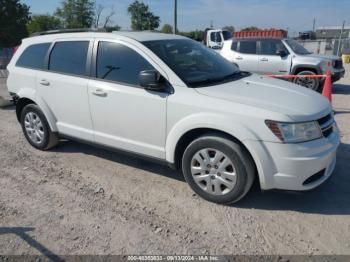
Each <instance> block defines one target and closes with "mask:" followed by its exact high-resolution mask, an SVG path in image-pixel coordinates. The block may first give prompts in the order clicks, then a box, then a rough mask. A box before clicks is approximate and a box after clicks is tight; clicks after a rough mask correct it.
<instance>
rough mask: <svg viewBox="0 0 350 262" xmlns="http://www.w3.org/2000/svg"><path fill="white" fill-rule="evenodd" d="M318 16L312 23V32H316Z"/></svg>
mask: <svg viewBox="0 0 350 262" xmlns="http://www.w3.org/2000/svg"><path fill="white" fill-rule="evenodd" d="M315 25H316V18H314V22H313V24H312V32H315Z"/></svg>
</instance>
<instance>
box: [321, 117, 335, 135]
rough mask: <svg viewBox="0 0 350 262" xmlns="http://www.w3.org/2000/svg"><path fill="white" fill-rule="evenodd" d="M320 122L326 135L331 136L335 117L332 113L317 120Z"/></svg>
mask: <svg viewBox="0 0 350 262" xmlns="http://www.w3.org/2000/svg"><path fill="white" fill-rule="evenodd" d="M317 122H318V124H319V125H320V127H321V131H322V134H323V136H324V137H329V136H330V135H331V134H332V133H333V123H334V119H333V116H332V114H328V115H326V116H324V117H322V118H320V119H319V120H317Z"/></svg>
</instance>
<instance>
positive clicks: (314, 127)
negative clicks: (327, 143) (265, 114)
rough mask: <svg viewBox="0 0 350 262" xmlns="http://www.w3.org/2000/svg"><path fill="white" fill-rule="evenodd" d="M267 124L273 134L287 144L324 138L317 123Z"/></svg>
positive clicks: (268, 122)
mask: <svg viewBox="0 0 350 262" xmlns="http://www.w3.org/2000/svg"><path fill="white" fill-rule="evenodd" d="M265 123H266V125H267V126H268V127H269V128H270V130H271V131H272V133H274V134H275V136H277V137H278V138H279V139H280V140H281V141H282V142H285V143H299V142H305V141H310V140H314V139H317V138H320V137H321V136H322V132H321V129H320V126H319V124H318V123H317V122H315V121H313V122H304V123H283V122H275V121H271V120H266V121H265Z"/></svg>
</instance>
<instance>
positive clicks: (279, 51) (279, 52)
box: [276, 50, 288, 57]
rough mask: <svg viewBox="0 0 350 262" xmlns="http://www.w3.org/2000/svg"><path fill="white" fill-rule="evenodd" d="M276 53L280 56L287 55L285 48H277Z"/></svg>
mask: <svg viewBox="0 0 350 262" xmlns="http://www.w3.org/2000/svg"><path fill="white" fill-rule="evenodd" d="M276 55H279V56H280V57H285V56H287V55H288V53H287V52H286V51H285V50H278V51H277V52H276Z"/></svg>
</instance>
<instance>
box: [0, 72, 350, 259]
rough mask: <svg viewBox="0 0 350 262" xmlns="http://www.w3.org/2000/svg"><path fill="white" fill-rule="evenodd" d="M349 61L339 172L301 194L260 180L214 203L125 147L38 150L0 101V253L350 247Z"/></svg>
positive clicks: (66, 145) (332, 250) (340, 99)
mask: <svg viewBox="0 0 350 262" xmlns="http://www.w3.org/2000/svg"><path fill="white" fill-rule="evenodd" d="M347 69H348V70H347V72H348V73H347V75H348V76H347V79H343V80H341V81H340V82H338V83H337V85H335V86H334V93H335V95H334V103H333V105H334V109H335V110H336V112H337V115H336V118H337V121H338V124H339V127H340V130H341V133H342V144H341V146H340V149H339V154H338V162H337V166H336V171H335V173H334V175H333V176H332V177H331V178H330V179H329V180H328V181H327V182H326V183H325V184H323V185H322V186H321V187H319V188H317V189H316V190H314V191H311V192H308V193H302V194H300V193H299V194H296V193H281V192H260V190H259V188H258V186H257V185H255V186H254V188H253V190H252V191H251V192H250V193H249V194H248V195H247V197H246V198H245V199H244V200H242V201H241V202H239V203H238V204H236V205H234V206H221V205H216V204H211V203H208V202H206V201H204V200H202V199H200V198H199V197H198V196H196V195H195V194H194V193H193V192H192V191H191V189H190V188H189V187H188V186H187V184H186V183H185V182H184V180H183V178H182V176H181V175H180V174H178V173H176V172H175V171H172V170H171V169H168V168H167V167H162V166H159V165H156V164H152V163H148V162H145V161H141V160H137V159H134V158H131V157H128V156H124V155H120V154H116V153H111V152H108V151H105V150H102V149H96V148H93V147H91V146H87V145H83V144H79V143H76V142H63V143H62V144H61V145H60V146H59V147H57V148H55V149H54V150H52V151H49V152H40V151H38V150H35V149H33V148H32V147H31V146H29V144H28V143H27V142H26V141H25V139H24V137H23V135H22V132H21V129H20V126H19V124H18V123H17V120H16V118H15V113H14V108H13V107H6V108H0V185H1V190H0V254H2V255H5V254H6V255H9V254H18V255H19V254H41V253H43V254H46V255H59V256H60V255H68V254H69V255H72V254H203V253H211V254H285V255H286V254H349V255H350V241H349V239H350V172H349V170H350V124H349V123H350V67H348V68H347ZM0 81H2V83H4V81H3V80H0ZM0 84H1V82H0ZM2 88H4V84H3V85H2ZM0 91H1V86H0Z"/></svg>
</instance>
